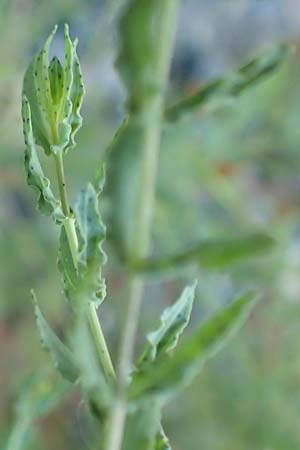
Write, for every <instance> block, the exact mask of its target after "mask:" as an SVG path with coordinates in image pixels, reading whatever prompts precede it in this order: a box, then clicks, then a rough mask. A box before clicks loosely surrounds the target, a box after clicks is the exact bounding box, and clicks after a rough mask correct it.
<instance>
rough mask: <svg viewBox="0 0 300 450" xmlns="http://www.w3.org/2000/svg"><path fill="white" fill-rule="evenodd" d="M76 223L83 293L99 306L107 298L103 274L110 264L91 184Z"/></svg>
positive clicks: (80, 202) (83, 193)
mask: <svg viewBox="0 0 300 450" xmlns="http://www.w3.org/2000/svg"><path fill="white" fill-rule="evenodd" d="M76 219H77V225H78V230H79V234H80V238H81V239H80V248H79V259H78V263H79V264H78V271H79V275H80V283H81V289H83V290H84V291H85V292H87V293H88V295H89V298H90V300H91V301H95V302H96V304H97V305H99V304H100V303H101V302H102V301H103V300H104V298H105V295H106V289H105V280H104V278H103V277H102V271H101V269H102V266H103V264H105V262H106V255H105V253H104V250H103V248H102V245H103V242H104V239H105V235H106V227H105V225H104V223H103V222H102V218H101V215H100V211H99V204H98V196H97V192H96V190H95V188H94V186H93V185H92V184H91V183H89V184H88V185H87V187H86V188H85V189H83V190H82V191H81V192H80V195H79V200H78V203H77V205H76Z"/></svg>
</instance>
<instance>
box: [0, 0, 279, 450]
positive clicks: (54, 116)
mask: <svg viewBox="0 0 300 450" xmlns="http://www.w3.org/2000/svg"><path fill="white" fill-rule="evenodd" d="M177 9H178V1H176V0H164V1H161V0H152V1H149V0H130V1H129V3H128V5H127V7H125V8H124V10H123V12H122V14H121V17H120V21H119V43H120V47H119V53H118V58H117V63H116V66H117V69H118V71H119V73H120V75H121V79H122V81H123V83H124V86H125V88H126V90H127V101H126V108H127V115H126V118H125V119H124V122H123V124H122V125H121V127H120V130H119V131H118V133H117V134H116V136H115V137H114V139H113V141H112V143H111V145H110V146H109V149H108V151H107V152H106V155H105V161H102V162H101V163H99V167H98V169H97V171H96V174H95V177H94V178H93V181H92V182H90V183H88V184H87V186H86V187H84V188H83V189H82V190H81V191H80V194H79V197H78V200H77V202H76V204H75V205H74V206H72V208H71V207H70V205H69V201H68V195H67V186H66V180H65V175H64V158H65V155H66V154H67V153H68V151H69V150H72V149H74V148H75V146H76V142H75V135H76V133H77V131H78V129H79V128H80V127H81V125H82V118H81V115H80V108H81V104H82V100H83V96H84V87H83V81H82V75H81V69H80V64H79V61H78V57H77V54H76V44H77V41H74V42H72V41H71V40H70V37H69V31H68V26H67V25H65V31H64V36H65V57H64V63H63V64H62V63H61V62H60V61H59V60H58V59H57V58H56V57H54V58H53V59H52V60H51V61H50V62H49V59H48V58H49V56H48V53H49V47H50V44H51V41H52V39H53V37H54V35H55V32H56V27H55V28H54V30H53V32H52V33H51V35H50V37H49V38H48V40H47V41H46V44H45V46H44V47H43V49H42V50H41V51H40V52H39V53H38V54H37V55H36V56H35V57H34V58H33V60H32V62H31V63H30V65H29V67H28V69H27V72H26V75H25V78H24V85H23V101H22V117H23V130H24V140H25V146H26V149H25V167H26V172H27V181H28V184H29V185H30V186H33V187H34V188H35V190H36V191H37V193H38V208H39V209H40V211H41V212H42V213H44V214H47V215H49V216H51V217H52V218H53V220H54V222H55V223H56V224H57V226H58V227H59V229H60V241H59V258H58V268H59V271H60V273H61V275H62V279H63V284H64V291H65V295H66V297H67V298H68V299H69V305H70V307H71V308H72V314H73V317H74V320H72V326H71V324H70V326H69V327H68V326H67V328H68V332H67V333H66V336H68V342H62V341H61V340H60V339H59V338H58V336H56V334H55V333H54V331H53V330H52V329H51V327H50V325H49V324H48V322H47V321H46V319H45V318H44V316H43V314H42V312H41V310H40V308H39V306H38V303H37V301H36V298H35V294H34V293H32V295H33V298H34V304H35V313H36V320H37V325H38V329H39V332H40V336H41V340H42V343H43V346H44V348H45V349H46V350H48V351H49V353H50V354H51V357H52V359H53V361H54V363H55V366H56V368H57V370H58V371H59V372H60V374H61V376H62V377H63V378H65V379H66V380H67V382H66V384H63V385H62V386H61V387H60V388H59V389H58V387H57V386H55V384H51V383H50V382H49V383H50V384H49V383H48V385H47V386H48V389H46V391H45V389H44V390H43V389H40V385H41V379H40V377H37V379H34V380H33V382H32V383H31V384H30V385H29V387H28V388H27V389H26V391H25V392H26V394H25V395H24V396H23V397H22V399H21V400H20V402H19V409H18V420H17V424H16V427H15V428H14V430H13V432H12V434H11V436H10V439H9V442H8V446H7V449H9V450H18V449H21V448H22V450H24V449H25V448H26V443H25V441H24V439H25V432H26V429H27V428H28V425H29V423H30V422H31V421H32V420H34V419H35V418H36V417H38V416H41V415H43V414H46V413H47V411H48V410H49V408H50V407H52V406H53V405H54V404H56V403H57V398H60V396H62V395H64V394H65V393H66V392H68V388H69V386H71V385H72V384H77V385H79V386H80V389H81V391H82V395H83V399H84V400H85V402H86V404H87V405H88V407H89V408H90V411H91V413H92V414H93V415H94V416H95V419H96V426H95V429H96V430H97V431H98V430H100V432H99V435H97V437H96V440H95V442H94V444H92V448H93V449H102V450H120V449H123V450H168V449H170V448H171V445H170V443H169V441H168V439H167V437H166V435H165V433H164V430H163V427H162V424H161V410H162V407H163V406H164V405H165V403H166V402H167V401H169V399H171V398H172V397H173V396H174V395H175V394H177V393H178V391H179V390H180V389H182V388H184V387H185V386H186V385H187V384H188V383H189V382H190V381H191V380H192V379H193V378H194V377H195V376H196V375H197V374H198V372H199V371H200V370H201V368H202V367H203V364H204V363H205V361H206V360H207V358H209V357H211V356H213V355H214V354H215V353H216V352H217V351H218V350H219V349H220V348H221V347H222V346H223V345H224V343H225V342H227V340H228V338H229V337H231V336H232V334H233V333H234V332H235V331H236V330H237V329H238V328H239V327H240V325H241V324H242V323H243V321H244V320H245V318H246V317H247V315H248V313H249V311H250V310H251V308H252V306H253V304H254V301H255V297H256V296H255V294H254V293H253V292H244V293H241V294H240V295H239V296H238V297H237V298H236V299H235V300H234V301H233V302H232V303H231V304H229V305H228V306H226V307H225V308H224V309H222V310H220V311H219V312H217V313H216V314H215V315H214V316H213V317H211V318H210V319H208V320H207V321H206V322H205V323H203V324H201V325H200V326H199V327H198V328H197V329H196V330H195V331H194V332H193V333H192V334H191V335H190V336H189V338H188V339H186V340H184V341H183V342H182V343H180V344H178V341H179V338H180V336H181V334H182V332H183V331H184V329H185V327H186V326H187V324H188V321H189V318H190V315H191V311H192V306H193V300H194V295H195V288H196V282H193V283H191V284H190V285H189V286H187V287H186V288H185V289H184V290H183V292H182V294H181V296H180V298H179V299H178V300H177V301H176V302H175V303H174V304H173V305H172V306H170V307H169V308H168V309H166V310H165V311H164V312H163V313H162V316H161V319H160V325H159V327H158V328H157V329H156V330H155V331H153V332H151V333H149V334H148V336H147V340H148V342H147V345H146V348H145V350H144V351H143V352H142V354H141V355H140V356H139V357H138V358H137V359H136V360H134V343H135V337H136V330H137V325H138V318H139V310H140V305H141V301H142V297H143V292H144V276H145V273H146V272H159V273H160V274H161V273H163V272H164V271H165V270H172V269H174V268H178V267H180V266H183V265H185V264H196V265H200V266H205V267H208V268H220V267H224V266H227V265H229V264H231V263H233V262H236V261H239V260H241V259H243V258H247V257H250V256H253V255H256V254H257V253H258V252H263V251H266V250H267V249H268V248H269V247H270V245H271V244H272V240H271V239H270V238H269V237H268V236H266V235H265V234H264V233H259V232H255V233H250V234H248V235H243V236H237V237H236V238H235V239H223V240H220V239H219V240H217V241H202V242H198V243H195V245H194V246H193V247H192V248H189V249H184V250H181V249H179V250H178V253H177V254H175V255H162V256H161V257H156V258H152V257H151V255H150V254H149V249H150V231H151V223H152V215H153V209H154V191H155V178H156V170H157V163H158V153H159V148H160V140H161V133H162V129H163V127H164V122H165V121H168V122H169V124H170V126H172V123H173V122H174V121H175V120H177V119H179V118H180V117H181V116H182V115H183V114H184V113H188V112H191V111H192V109H194V108H196V107H197V108H199V107H201V106H202V105H203V104H205V103H207V101H209V100H210V99H211V98H212V97H215V96H218V97H224V96H225V97H227V96H232V95H238V94H239V93H240V92H242V91H243V90H244V89H245V88H246V87H248V86H249V85H251V84H253V83H254V82H256V81H257V80H259V79H261V78H263V77H264V76H265V75H266V74H268V73H270V72H272V71H273V70H274V69H275V68H276V67H277V66H278V65H279V63H280V62H281V61H282V60H283V59H284V57H285V55H286V48H285V47H279V48H276V49H275V50H272V51H271V52H269V53H267V54H265V55H263V56H262V57H260V58H258V59H255V60H253V61H251V62H250V63H248V64H246V65H244V66H243V67H241V68H240V69H239V70H238V71H236V72H235V73H233V74H231V75H230V76H228V77H226V78H222V79H218V80H215V81H213V82H211V83H209V84H208V85H207V86H204V87H203V88H201V90H199V91H198V92H196V93H195V94H194V95H193V96H191V97H189V98H187V99H184V100H181V101H179V102H178V103H176V104H175V105H171V106H170V107H167V108H166V107H165V91H166V86H167V82H168V73H169V66H170V61H171V57H172V47H173V38H174V32H175V28H176V15H177ZM36 146H39V147H40V151H44V152H45V154H46V155H47V157H49V158H53V159H54V160H55V164H56V176H57V183H58V188H59V198H57V197H56V196H55V194H54V193H53V190H52V188H51V185H50V180H49V179H48V178H47V177H46V176H45V174H44V172H43V169H42V167H41V164H40V162H39V158H38V150H37V148H36ZM85 157H86V155H85ZM104 164H105V166H106V169H107V170H106V173H107V183H106V184H107V186H106V189H105V193H104V194H105V195H106V196H107V198H108V200H109V204H110V212H109V217H108V218H107V222H108V223H107V225H108V227H109V237H110V240H111V243H112V244H113V248H114V249H115V251H116V254H117V255H119V258H120V262H121V263H122V264H123V266H124V269H125V270H126V272H127V275H128V296H129V297H128V315H127V318H126V320H125V322H124V331H123V334H122V337H121V348H120V354H119V359H118V360H117V363H116V370H115V369H114V367H113V363H112V360H111V357H110V354H109V350H108V347H107V345H106V342H105V339H104V335H103V332H102V329H101V326H100V322H99V318H98V315H97V308H99V306H101V303H102V302H103V300H104V299H105V295H106V290H105V281H104V279H103V275H102V267H103V264H104V263H105V260H106V256H105V253H104V251H103V248H102V244H103V241H104V239H105V236H106V227H105V225H104V224H103V221H102V219H101V215H100V211H99V198H100V197H101V193H102V190H103V188H104ZM51 183H52V181H51ZM177 344H178V346H177ZM42 378H43V380H44V379H45V375H44V374H43V376H42ZM43 382H44V383H45V381H43ZM24 417H26V420H25V423H24V419H23V418H24ZM195 448H196V447H195Z"/></svg>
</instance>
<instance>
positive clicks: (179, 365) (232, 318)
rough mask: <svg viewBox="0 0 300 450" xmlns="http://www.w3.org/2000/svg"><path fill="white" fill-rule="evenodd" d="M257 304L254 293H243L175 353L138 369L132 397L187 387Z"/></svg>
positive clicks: (170, 392) (162, 395)
mask: <svg viewBox="0 0 300 450" xmlns="http://www.w3.org/2000/svg"><path fill="white" fill-rule="evenodd" d="M254 303H255V295H254V294H253V293H252V292H247V293H245V294H243V295H241V296H240V297H238V298H237V300H235V301H234V302H233V303H231V304H230V305H228V306H226V307H225V308H223V309H222V310H221V311H219V312H217V313H216V314H215V315H214V316H213V317H211V318H210V319H208V320H207V321H206V322H204V323H203V324H202V325H201V326H200V327H199V328H198V330H196V332H194V334H193V335H192V336H191V337H190V338H189V339H188V340H187V341H186V342H185V343H183V344H181V345H180V346H178V347H177V349H176V350H175V351H174V352H173V353H172V355H171V356H169V357H168V356H167V355H165V354H163V355H161V356H160V357H158V358H156V360H155V361H154V362H153V364H152V365H151V366H149V367H148V366H147V369H146V370H145V371H139V372H137V373H136V374H135V375H134V377H133V380H132V384H131V386H130V391H129V392H130V397H131V398H132V399H138V398H140V397H141V396H145V395H146V396H153V395H154V396H159V397H169V396H170V395H171V394H174V393H175V392H177V391H178V390H179V389H180V388H182V387H183V386H186V385H187V384H188V383H189V382H190V381H191V380H192V379H193V378H194V377H195V376H196V375H197V374H198V372H199V371H200V370H201V368H202V367H203V365H204V363H205V362H206V360H207V359H208V358H211V357H212V356H214V355H215V354H216V353H217V352H218V351H220V350H221V349H222V348H223V347H224V345H225V344H226V343H227V342H228V340H229V338H231V337H232V336H233V335H234V334H235V332H236V331H237V330H238V329H239V328H240V327H241V325H242V324H243V323H244V321H245V320H246V317H247V316H248V314H249V312H250V311H251V309H252V307H253V305H254Z"/></svg>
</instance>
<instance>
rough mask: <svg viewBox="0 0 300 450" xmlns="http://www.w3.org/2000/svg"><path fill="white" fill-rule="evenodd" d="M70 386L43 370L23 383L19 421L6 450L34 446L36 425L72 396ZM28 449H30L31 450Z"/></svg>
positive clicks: (15, 424) (14, 426) (19, 403)
mask: <svg viewBox="0 0 300 450" xmlns="http://www.w3.org/2000/svg"><path fill="white" fill-rule="evenodd" d="M70 389H71V385H70V383H68V382H66V381H64V380H62V379H60V380H58V379H57V378H56V377H53V376H52V374H51V373H50V372H49V371H48V370H44V369H43V370H39V371H37V373H35V374H34V375H32V376H31V377H30V378H29V379H27V380H26V382H25V383H23V385H22V387H21V389H20V393H19V397H18V400H17V406H16V418H15V422H14V424H13V425H12V428H11V430H10V433H9V436H8V440H7V443H6V446H5V447H4V449H5V450H24V449H27V448H31V447H29V445H30V443H31V439H30V438H31V437H32V431H33V427H32V424H33V422H34V421H35V420H37V419H40V418H42V417H44V416H46V415H47V414H49V413H50V412H51V411H52V410H53V409H55V408H56V407H57V406H58V405H59V404H60V403H61V402H62V401H63V400H64V399H65V398H66V396H67V395H68V394H69V392H70ZM27 445H28V447H27Z"/></svg>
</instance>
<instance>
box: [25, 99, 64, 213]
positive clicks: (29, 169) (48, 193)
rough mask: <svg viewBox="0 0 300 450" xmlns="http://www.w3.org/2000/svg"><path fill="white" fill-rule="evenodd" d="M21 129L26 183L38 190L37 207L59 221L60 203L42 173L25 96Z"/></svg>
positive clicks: (29, 110)
mask: <svg viewBox="0 0 300 450" xmlns="http://www.w3.org/2000/svg"><path fill="white" fill-rule="evenodd" d="M22 118H23V131H24V139H25V145H26V148H25V169H26V173H27V183H28V185H29V186H32V187H34V188H35V189H36V190H37V191H38V208H39V210H40V211H41V212H42V213H43V214H47V215H51V216H52V218H53V219H54V220H55V221H56V222H61V221H62V220H63V218H64V215H63V212H62V208H61V203H60V201H59V200H57V199H56V198H55V197H54V194H53V192H52V190H51V188H50V181H49V179H48V178H47V177H46V176H45V175H44V172H43V169H42V167H41V165H40V162H39V159H38V156H37V152H36V148H35V144H34V139H33V134H32V123H31V109H30V105H29V102H28V100H27V98H26V97H24V98H23V100H22Z"/></svg>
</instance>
